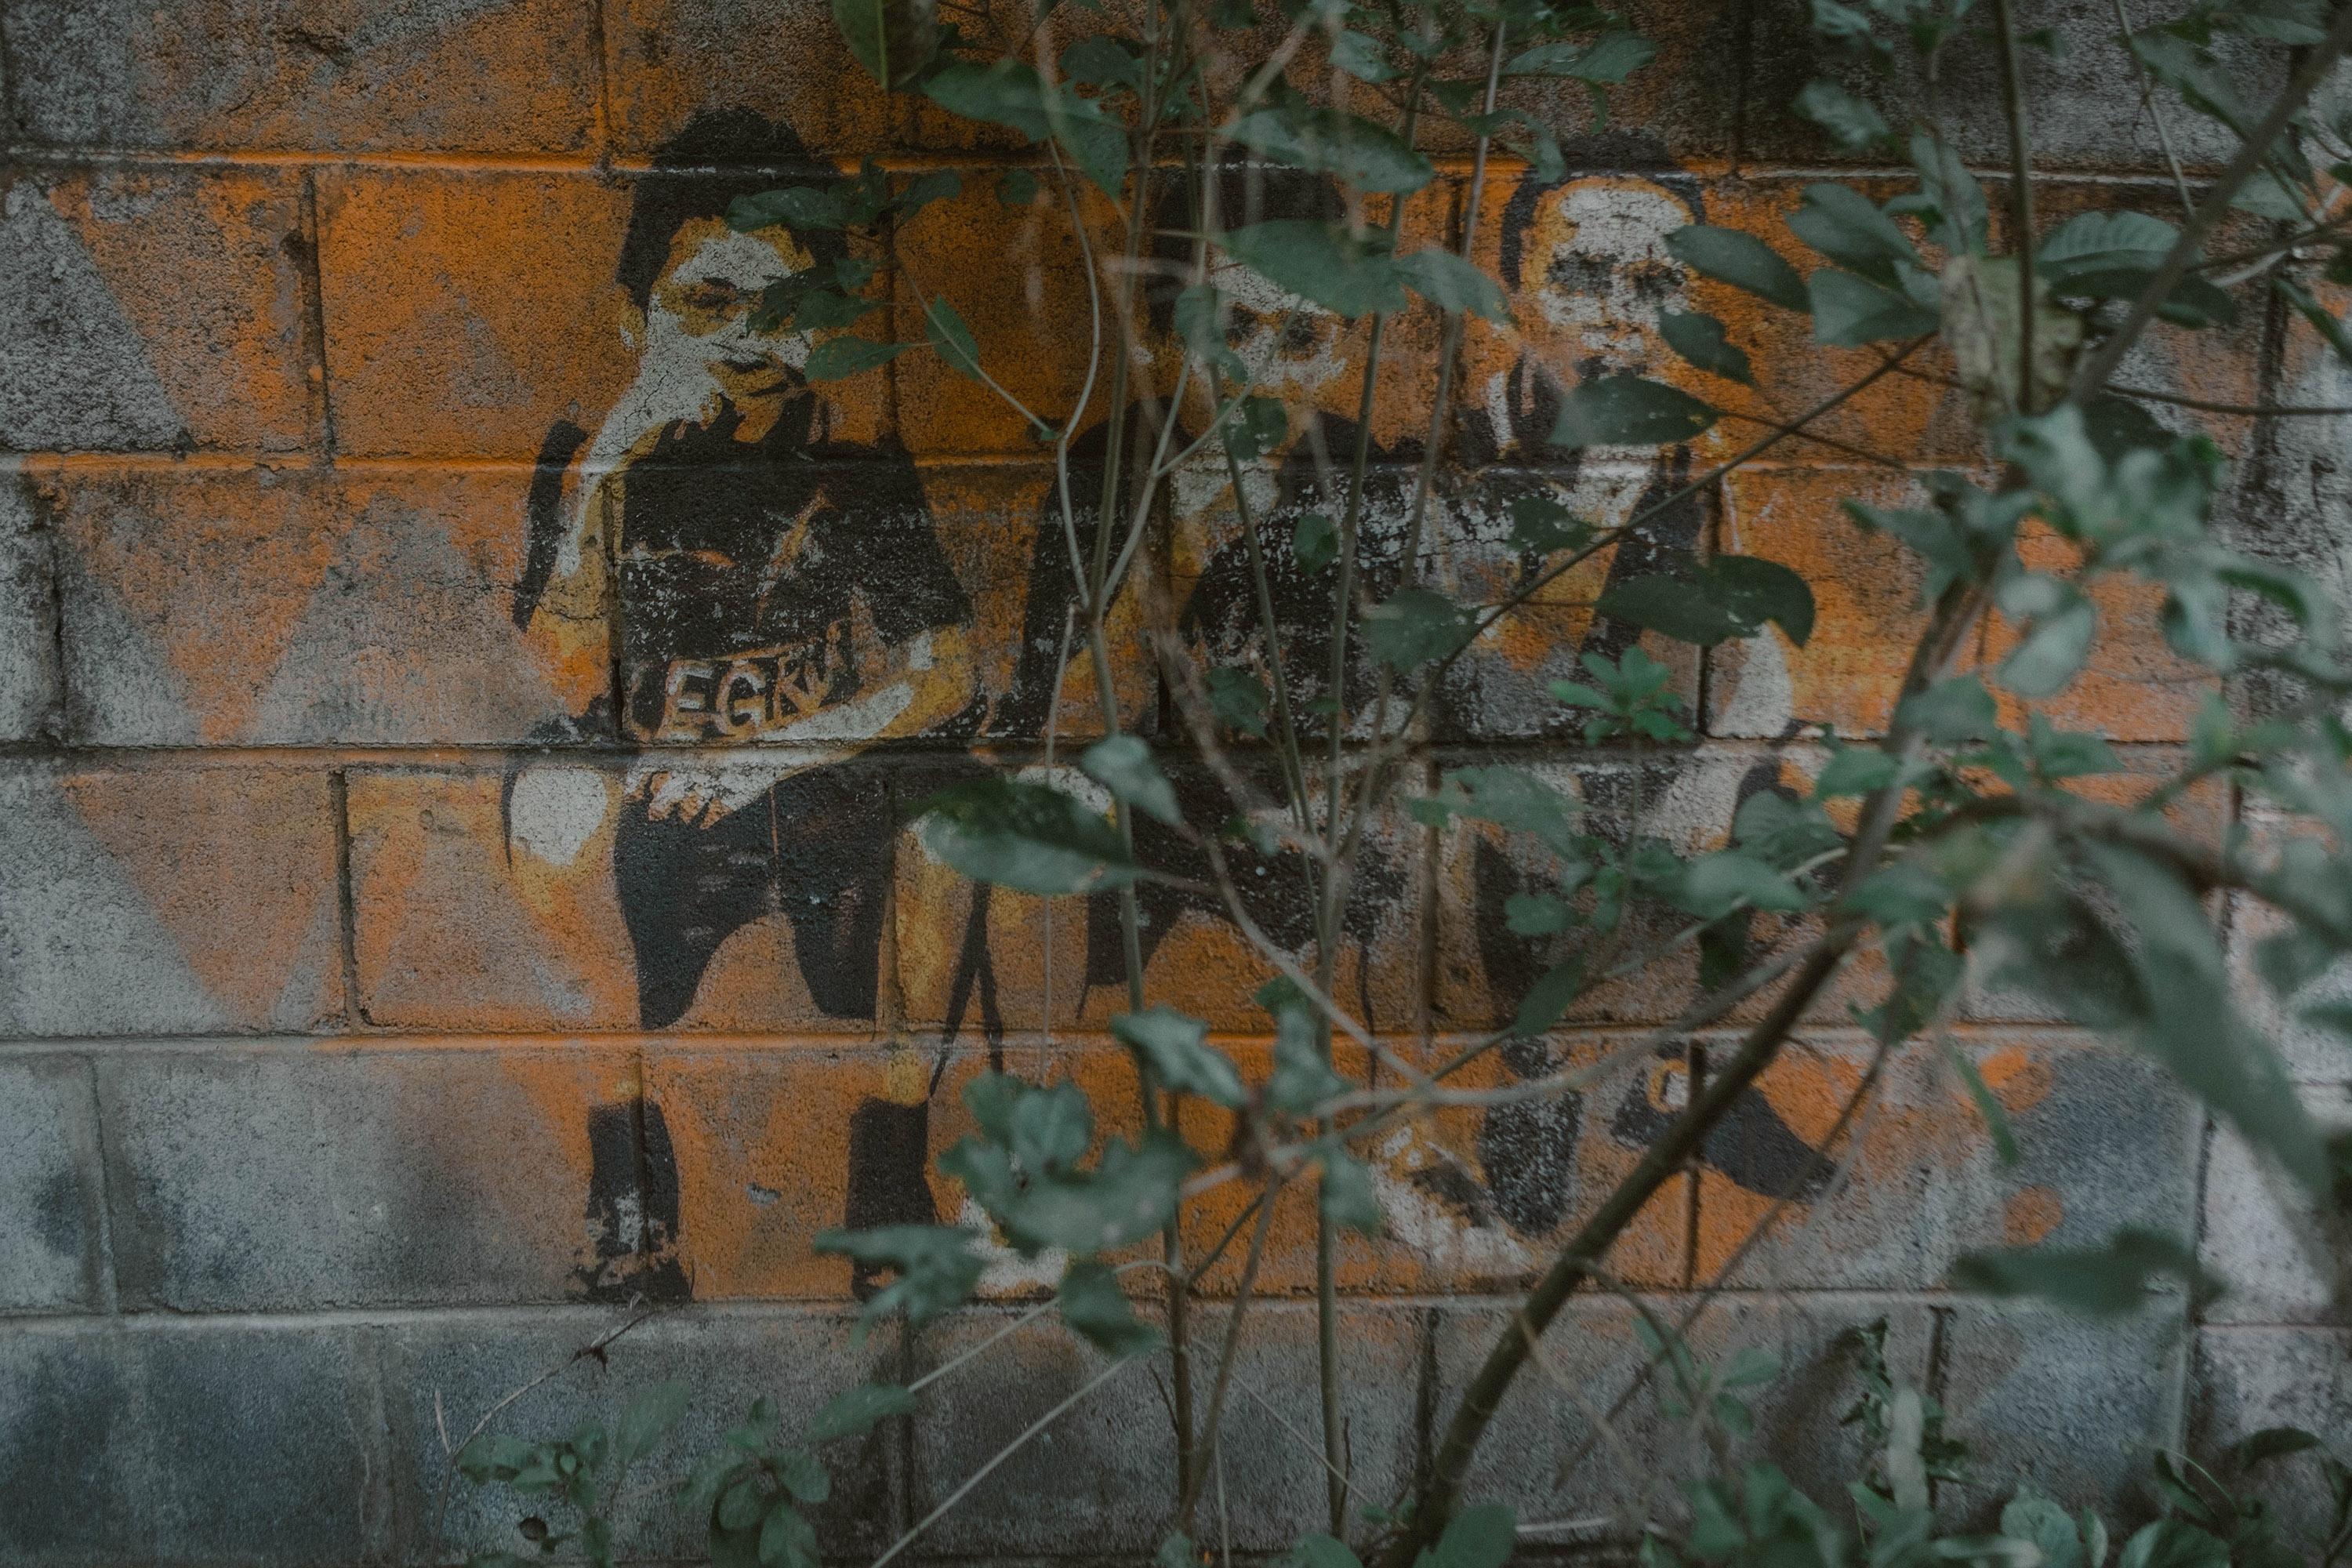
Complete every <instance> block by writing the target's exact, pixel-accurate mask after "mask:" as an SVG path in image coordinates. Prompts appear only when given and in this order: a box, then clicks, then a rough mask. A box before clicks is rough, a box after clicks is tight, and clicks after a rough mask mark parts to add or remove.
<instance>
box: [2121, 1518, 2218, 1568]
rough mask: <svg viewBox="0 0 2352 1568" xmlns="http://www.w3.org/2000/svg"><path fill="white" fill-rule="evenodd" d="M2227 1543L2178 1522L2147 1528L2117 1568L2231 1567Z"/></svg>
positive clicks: (2135, 1535)
mask: <svg viewBox="0 0 2352 1568" xmlns="http://www.w3.org/2000/svg"><path fill="white" fill-rule="evenodd" d="M2229 1563H2230V1547H2229V1543H2228V1542H2224V1541H2222V1540H2221V1539H2220V1538H2219V1537H2217V1536H2214V1535H2211V1534H2209V1533H2207V1532H2206V1531H2202V1530H2200V1529H2198V1528H2197V1527H2196V1526H2195V1525H2193V1524H2185V1523H2183V1522H2182V1521H2179V1520H2177V1519H2159V1520H2158V1521H2156V1522H2155V1523H2154V1524H2149V1525H2143V1526H2142V1527H2141V1528H2140V1529H2139V1530H2138V1531H2135V1532H2134V1533H2133V1535H2132V1537H2131V1539H2130V1540H2128V1541H2126V1542H2124V1549H2123V1552H2121V1554H2120V1555H2118V1556H2117V1557H2116V1568H2229Z"/></svg>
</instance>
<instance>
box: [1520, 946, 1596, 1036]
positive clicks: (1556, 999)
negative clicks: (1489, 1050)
mask: <svg viewBox="0 0 2352 1568" xmlns="http://www.w3.org/2000/svg"><path fill="white" fill-rule="evenodd" d="M1583 989H1584V960H1583V959H1582V958H1581V957H1580V956H1579V955H1576V954H1570V956H1569V957H1567V958H1565V959H1563V960H1561V961H1560V962H1559V963H1555V964H1553V965H1552V966H1551V967H1550V968H1549V969H1547V970H1545V971H1544V972H1543V973H1542V974H1540V975H1538V977H1537V978H1536V983H1535V984H1533V985H1530V986H1528V994H1526V995H1525V996H1522V997H1521V998H1519V1006H1518V1011H1517V1014H1516V1015H1514V1016H1513V1017H1512V1019H1511V1033H1512V1034H1513V1035H1515V1036H1517V1037H1518V1038H1520V1039H1523V1040H1527V1039H1533V1038H1534V1037H1536V1036H1538V1035H1540V1034H1542V1033H1544V1032H1545V1031H1546V1030H1548V1029H1549V1028H1550V1027H1551V1026H1553V1025H1554V1024H1557V1023H1559V1020H1560V1018H1561V1016H1563V1015H1565V1014H1566V1013H1567V1012H1568V1009H1569V1005H1570V1004H1571V1003H1573V1002H1574V1001H1575V1000H1576V998H1577V995H1578V994H1579V993H1580V992H1581V991H1582V990H1583Z"/></svg>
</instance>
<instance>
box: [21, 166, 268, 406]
mask: <svg viewBox="0 0 2352 1568" xmlns="http://www.w3.org/2000/svg"><path fill="white" fill-rule="evenodd" d="M301 205H302V203H301V182H300V179H299V176H297V175H295V174H290V173H288V172H286V171H282V170H247V169H184V168H182V169H173V168H165V169H138V170H131V169H124V170H110V171H104V172H96V173H81V172H75V173H56V174H37V175H36V174H30V173H24V174H18V175H17V176H16V178H14V179H13V180H12V181H11V182H10V183H9V184H8V185H7V188H6V192H5V198H4V199H0V209H5V210H0V254H5V256H6V257H7V258H9V261H8V267H9V270H10V272H11V274H12V275H13V276H15V277H16V278H18V279H21V280H23V283H22V287H23V289H24V293H23V298H22V300H21V301H20V306H19V310H18V312H17V313H16V315H15V316H13V317H12V320H11V321H10V322H9V323H8V324H7V325H6V326H5V328H0V356H4V357H0V363H5V365H6V366H7V367H8V368H7V374H6V376H5V380H6V382H7V383H8V391H7V393H6V394H5V395H0V440H5V442H6V443H7V444H8V445H9V446H11V447H17V448H19V449H27V448H29V449H35V450H39V449H58V448H63V449H78V448H89V447H110V448H119V447H130V448H135V449H141V450H158V449H164V448H171V449H177V450H184V449H187V448H191V447H230V448H237V449H246V450H260V451H266V452H283V451H290V450H293V449H295V448H297V447H301V446H302V445H304V443H305V442H306V441H308V440H309V439H310V434H311V393H310V383H309V379H308V374H307V372H308V367H307V365H306V364H305V363H304V354H303V336H304V328H303V319H304V298H303V296H304V292H305V290H304V287H303V280H302V268H301V266H300V263H299V257H300V255H301V252H302V249H303V247H304V244H305V243H306V241H305V237H304V232H303V221H302V213H301Z"/></svg>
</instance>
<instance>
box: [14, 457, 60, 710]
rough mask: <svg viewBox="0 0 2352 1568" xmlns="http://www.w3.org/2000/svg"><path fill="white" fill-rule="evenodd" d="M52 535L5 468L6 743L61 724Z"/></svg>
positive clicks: (20, 484) (20, 483) (21, 483)
mask: <svg viewBox="0 0 2352 1568" xmlns="http://www.w3.org/2000/svg"><path fill="white" fill-rule="evenodd" d="M51 566H52V552H51V550H50V543H49V534H48V532H47V530H46V529H45V528H43V527H42V526H41V518H40V515H39V513H38V511H37V510H36V509H35V507H34V505H33V500H32V497H31V495H30V494H29V493H28V492H27V491H26V488H25V485H24V481H23V480H22V479H21V478H20V476H19V475H18V474H17V473H16V471H15V468H14V467H13V465H9V464H5V463H0V741H27V740H31V739H34V738H35V737H37V736H39V735H41V734H44V733H47V732H48V731H53V730H54V729H55V728H56V726H57V722H58V607H57V590H56V586H55V583H54V580H53V577H52V573H51Z"/></svg>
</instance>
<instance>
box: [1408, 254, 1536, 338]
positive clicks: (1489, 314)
mask: <svg viewBox="0 0 2352 1568" xmlns="http://www.w3.org/2000/svg"><path fill="white" fill-rule="evenodd" d="M1396 269H1397V273H1398V276H1400V277H1402V279H1404V281H1405V286H1406V287H1407V288H1409V289H1412V291H1413V292H1414V293H1416V294H1419V295H1421V296H1422V297H1423V299H1425V300H1428V301H1429V302H1430V303H1431V304H1433V305H1434V306H1436V307H1437V308H1438V309H1439V310H1467V311H1469V312H1470V313H1471V314H1472V315H1474V316H1482V317H1484V318H1485V319H1486V320H1487V321H1506V322H1507V321H1509V320H1510V319H1511V307H1510V304H1509V302H1508V301H1507V300H1505V299H1504V298H1503V290H1502V289H1501V288H1500V287H1499V286H1498V285H1496V282H1495V280H1494V279H1492V278H1489V277H1487V276H1486V273H1484V272H1482V271H1480V270H1479V269H1478V268H1475V267H1474V266H1472V265H1471V264H1470V263H1469V262H1467V261H1465V260H1464V259H1462V258H1460V257H1459V256H1456V255H1454V253H1453V252H1452V251H1450V250H1416V251H1414V252H1412V254H1411V255H1409V256H1401V257H1399V258H1397V261H1396Z"/></svg>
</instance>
